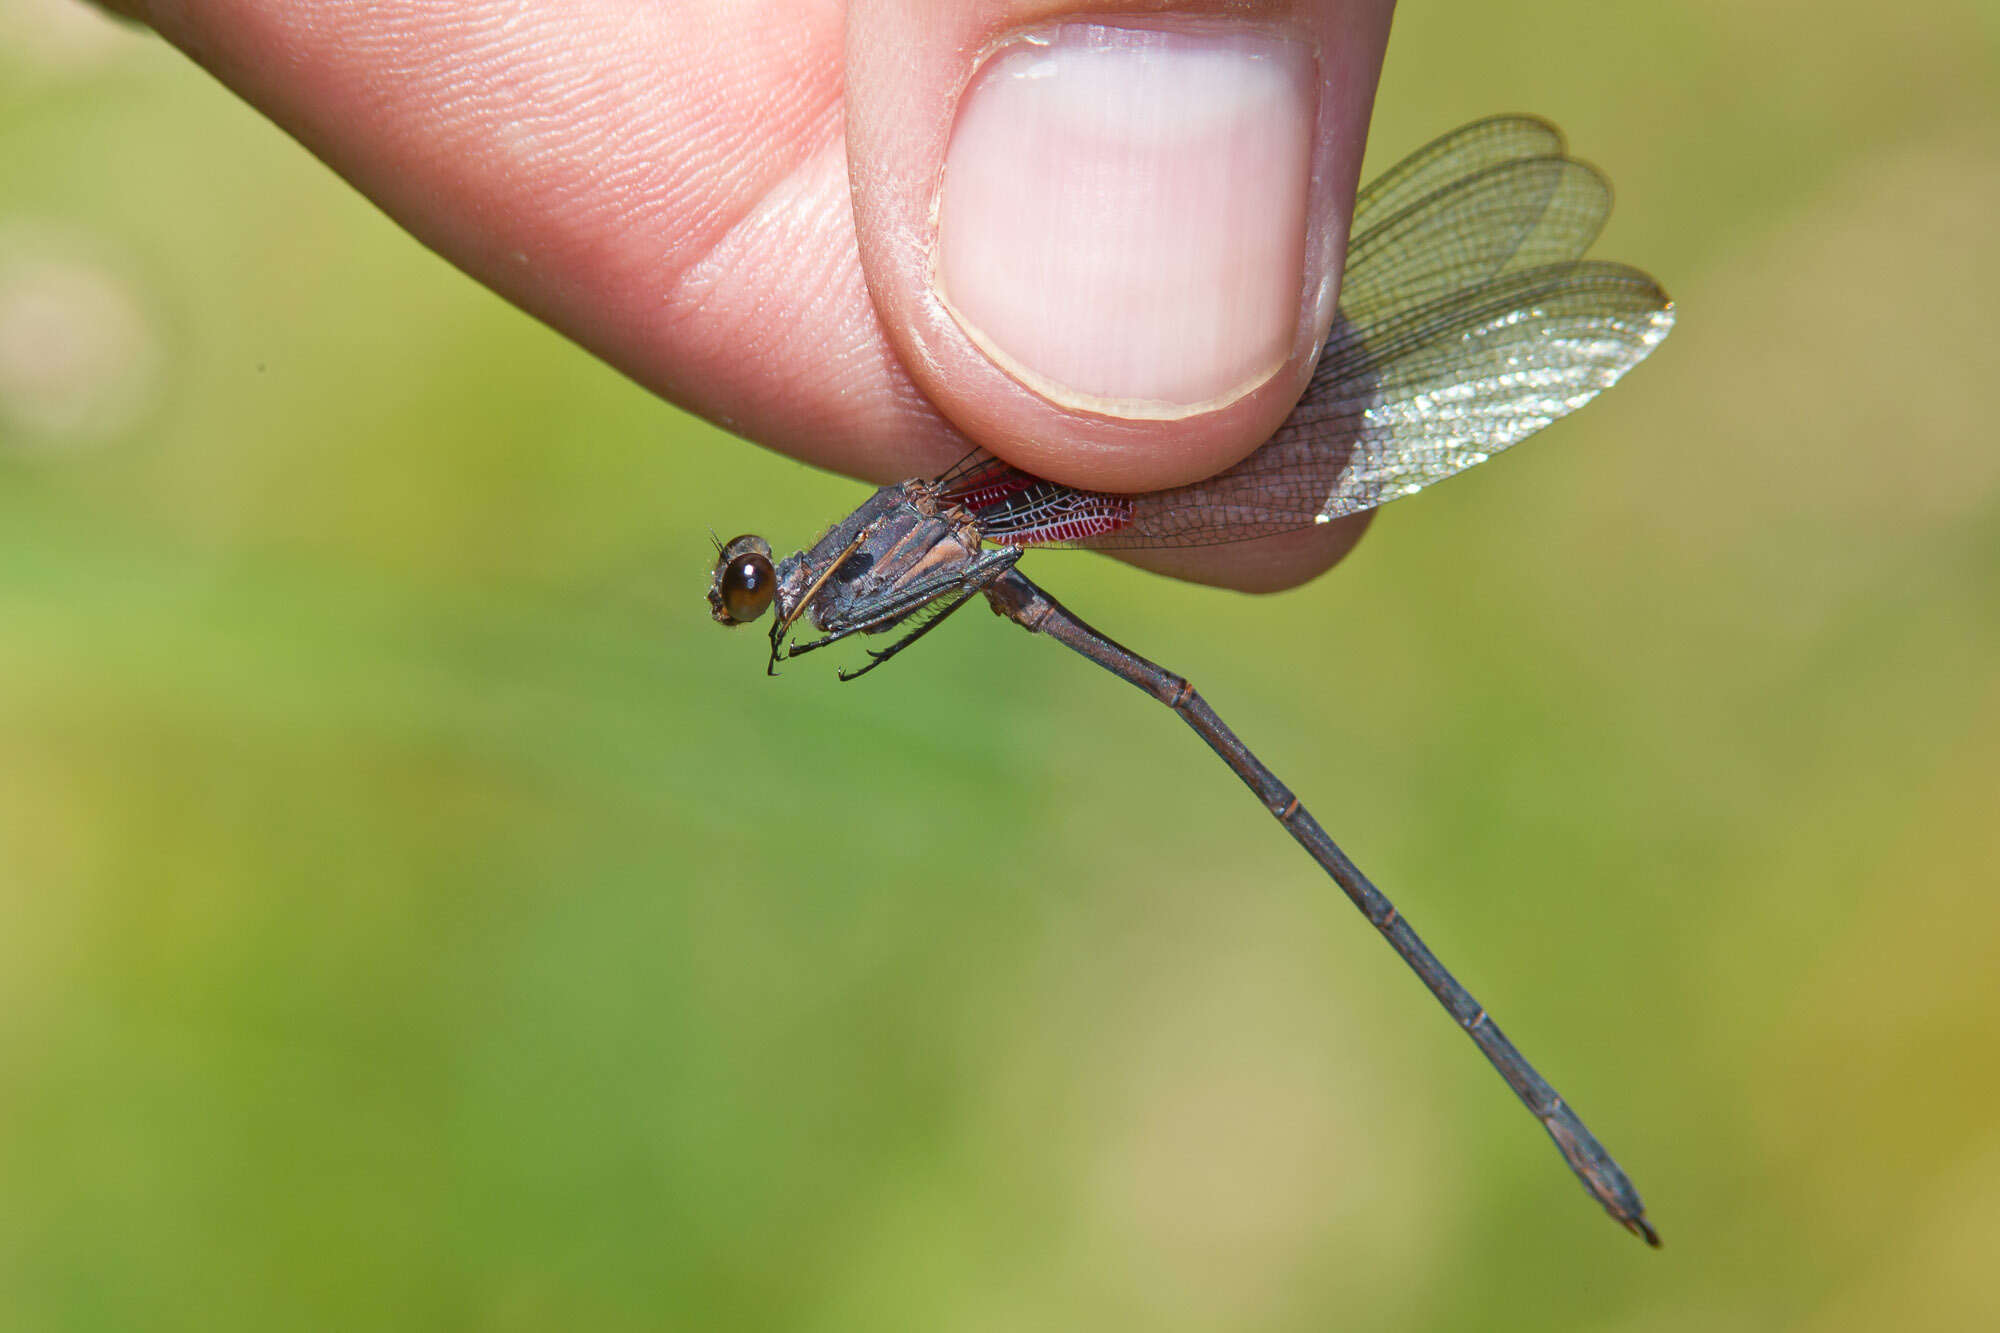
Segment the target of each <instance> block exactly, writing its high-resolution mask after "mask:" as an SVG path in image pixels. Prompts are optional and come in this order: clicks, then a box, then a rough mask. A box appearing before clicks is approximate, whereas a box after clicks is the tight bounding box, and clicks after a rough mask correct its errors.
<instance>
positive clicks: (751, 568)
mask: <svg viewBox="0 0 2000 1333" xmlns="http://www.w3.org/2000/svg"><path fill="white" fill-rule="evenodd" d="M777 591H778V576H777V574H776V573H775V572H774V571H773V570H772V568H771V545H770V543H769V542H766V541H765V540H764V539H763V538H762V537H751V536H743V537H738V538H737V539H736V540H735V541H733V542H731V543H729V545H727V546H725V547H723V548H722V553H721V555H719V556H717V557H716V561H715V576H714V577H713V578H712V579H711V580H710V581H709V585H708V610H709V614H710V615H712V616H714V617H715V618H716V619H717V620H719V621H721V622H722V623H723V624H725V625H745V624H748V623H749V622H750V621H753V620H755V619H757V617H759V616H761V615H763V614H764V613H765V612H766V611H768V610H770V609H771V598H772V596H773V595H774V594H776V592H777Z"/></svg>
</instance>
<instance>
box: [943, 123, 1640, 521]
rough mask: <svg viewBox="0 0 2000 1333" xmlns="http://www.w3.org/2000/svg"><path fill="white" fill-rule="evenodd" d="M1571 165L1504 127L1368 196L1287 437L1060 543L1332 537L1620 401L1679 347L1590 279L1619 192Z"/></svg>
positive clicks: (1606, 284)
mask: <svg viewBox="0 0 2000 1333" xmlns="http://www.w3.org/2000/svg"><path fill="white" fill-rule="evenodd" d="M1562 152H1563V144H1562V136H1561V135H1560V134H1559V133H1558V132H1557V131H1556V130H1555V128H1554V127H1553V126H1551V125H1549V124H1548V123H1547V122H1545V121H1540V120H1535V119H1533V118H1530V117H1523V116H1509V117H1500V118H1497V119H1493V120H1486V121H1480V122H1478V123H1476V124H1473V125H1469V126H1466V127H1465V128H1463V129H1460V130H1458V131H1455V132H1454V133H1452V134H1448V135H1446V136H1445V137H1443V138H1441V139H1439V140H1437V141H1435V142H1434V143H1432V144H1430V145H1428V146H1426V147H1424V148H1422V149H1419V150H1418V151H1417V152H1416V153H1415V154H1413V155H1412V156H1411V157H1409V158H1407V159H1405V160H1404V161H1403V162H1402V163H1400V164H1399V165H1397V166H1396V167H1395V168H1393V169H1392V170H1390V171H1389V172H1388V174H1386V175H1385V176H1383V177H1382V178H1381V179H1379V180H1377V181H1376V182H1374V183H1373V184H1371V185H1370V186H1369V187H1368V188H1367V189H1365V190H1364V191H1362V193H1361V196H1360V198H1359V201H1358V202H1357V204H1356V208H1355V223H1354V230H1353V239H1352V241H1351V242H1350V244H1349V247H1348V261H1347V270H1346V275H1345V277H1344V279H1343V283H1342V289H1341V303H1340V313H1339V315H1338V317H1337V318H1336V319H1335V321H1334V327H1333V331H1332V334H1331V335H1330V336H1329V337H1328V339H1327V343H1326V346H1325V348H1324V349H1323V351H1322V352H1321V356H1320V361H1319V365H1318V366H1317V368H1316V369H1315V371H1314V373H1313V378H1312V382H1311V384H1310V386H1309V387H1308V389H1307V391H1306V394H1305V396H1304V398H1303V399H1301V401H1300V403H1299V406H1298V407H1297V408H1296V409H1295V410H1294V411H1293V413H1292V415H1291V417H1290V418H1288V419H1287V420H1286V422H1285V424H1284V425H1283V426H1282V427H1280V428H1279V430H1278V432H1277V434H1275V435H1274V436H1272V438H1271V439H1270V441H1269V442H1267V443H1266V444H1265V445H1264V446H1263V447H1262V448H1260V449H1258V450H1257V452H1255V453H1254V454H1252V455H1250V457H1248V458H1246V459H1244V460H1243V462H1241V463H1238V464H1237V465H1236V466H1235V467H1233V468H1230V469H1229V470H1227V471H1225V472H1223V473H1220V474H1218V475H1217V476H1214V477H1210V478H1208V479H1206V480H1204V481H1201V482H1197V483H1194V484H1192V485H1188V486H1181V487H1176V488H1174V489H1172V490H1166V491H1155V492H1152V493H1150V494H1146V495H1134V496H1123V497H1115V500H1116V502H1117V503H1118V504H1121V505H1124V506H1127V507H1128V508H1127V510H1120V511H1118V512H1119V513H1120V515H1121V517H1120V521H1119V522H1118V523H1117V525H1116V527H1115V529H1114V530H1111V531H1104V532H1101V533H1092V534H1090V535H1087V536H1082V537H1068V536H1065V537H1063V538H1062V544H1068V545H1078V546H1088V547H1093V548H1099V549H1132V548H1143V547H1160V546H1195V545H1208V544H1212V543H1219V542H1232V541H1246V540H1250V539H1252V538H1256V537H1265V536H1271V535H1274V534H1276V533H1280V532H1289V531H1293V530H1295V529H1298V528H1301V527H1305V526H1308V525H1310V524H1313V523H1324V522H1327V521H1330V520H1331V519H1335V518H1339V517H1341V516H1343V515H1346V514H1353V513H1358V512H1360V511H1362V510H1365V509H1370V508H1373V507H1374V506H1376V505H1379V504H1382V503H1384V502H1386V501H1388V500H1393V499H1396V498H1398V497H1400V496H1404V495H1410V494H1414V493H1415V492H1416V491H1419V490H1421V489H1423V488H1424V487H1425V486H1428V485H1430V484H1432V483H1433V482H1436V481H1441V480H1443V479H1444V478H1445V477H1449V476H1451V475H1453V474H1455V473H1458V472H1462V471H1464V470H1465V469H1466V468H1468V467H1472V466H1474V465H1476V464H1478V463H1482V462H1485V461H1486V460H1487V459H1488V458H1491V457H1492V456H1493V455H1494V454H1496V453H1498V452H1500V451H1501V450H1503V449H1505V448H1507V447H1508V446H1509V445H1512V444H1515V443H1517V442H1519V441H1521V440H1523V439H1526V438H1527V437H1528V436H1529V435H1532V434H1534V433H1535V432H1536V431H1538V430H1540V429H1541V428H1542V427H1544V426H1546V425H1548V424H1549V423H1550V422H1552V421H1555V420H1557V419H1558V418H1560V417H1563V416H1566V415H1568V414H1569V413H1571V412H1573V411H1575V410H1576V409H1577V408H1579V407H1581V406H1583V405H1584V404H1585V403H1587V402H1589V401H1590V400H1591V399H1592V398H1594V397H1596V396H1597V395H1598V394H1599V393H1601V392H1603V391H1604V390H1605V389H1607V388H1609V387H1610V386H1611V385H1612V384H1613V383H1615V382H1616V381H1617V380H1618V378H1619V377H1620V376H1621V375H1623V374H1624V373H1625V372H1626V371H1628V370H1630V369H1631V368H1632V367H1633V366H1635V365H1637V364H1638V363H1639V362H1640V361H1642V360H1644V359H1645V357H1646V355H1647V354H1648V353H1649V352H1651V351H1652V350H1653V348H1654V347H1656V346H1658V345H1659V342H1660V340H1661V339H1662V338H1664V337H1666V335H1667V332H1668V330H1669V329H1670V328H1671V327H1672V325H1673V306H1672V304H1671V303H1670V302H1669V301H1668V299H1667V296H1666V293H1665V292H1663V291H1661V290H1660V287H1659V285H1658V284H1657V283H1655V282H1654V281H1653V280H1652V279H1651V278H1649V277H1647V276H1646V275H1645V274H1643V273H1641V272H1639V271H1638V270H1636V269H1632V268H1627V267H1624V266H1622V265H1618V264H1608V263H1601V262H1592V263H1586V262H1583V255H1584V253H1585V252H1586V251H1587V250H1588V249H1589V247H1590V245H1591V243H1592V242H1593V241H1595V240H1596V238H1597V235H1598V232H1599V231H1600V230H1601V229H1602V227H1603V225H1604V219H1605V217H1606V215H1607V214H1608V212H1609V210H1610V205H1611V191H1610V187H1609V185H1608V184H1607V183H1606V182H1605V180H1604V178H1603V177H1602V176H1601V175H1599V174H1598V173H1597V172H1596V171H1595V170H1594V169H1593V168H1591V167H1588V166H1586V165H1584V164H1583V163H1580V162H1577V161H1574V160H1573V159H1570V158H1568V157H1565V156H1563V155H1562ZM969 461H970V460H969ZM980 466H981V467H982V468H983V466H984V465H980ZM995 466H1000V467H1002V468H1003V470H1004V465H995ZM964 467H965V465H961V469H955V472H957V471H959V470H962V469H963V468H964ZM1014 475H1016V476H1018V475H1019V474H1014ZM984 476H985V481H986V484H987V485H989V486H990V485H992V484H993V483H992V473H991V470H990V469H985V471H984ZM1035 486H1036V487H1038V488H1043V490H1049V491H1060V490H1065V489H1066V488H1061V487H1056V486H1055V484H1054V483H1051V482H1046V481H1037V482H1035ZM1043 490H1038V491H1037V492H1036V495H1037V497H1038V498H1039V499H1043V500H1047V501H1052V500H1053V499H1056V498H1060V497H1054V496H1052V495H1044V494H1043ZM1015 493H1016V494H1017V495H1018V494H1019V487H1018V485H1016V487H1015ZM1073 494H1074V495H1075V496H1077V497H1088V496H1089V495H1090V494H1091V493H1088V492H1076V493H1073ZM1079 502H1081V501H1075V502H1071V503H1079ZM1086 507H1088V506H1086ZM1095 508H1096V510H1097V511H1098V512H1107V513H1108V512H1112V498H1110V497H1107V498H1106V499H1105V500H1104V502H1103V503H1101V504H1098V505H1097V506H1095ZM1128 511H1129V517H1126V516H1125V514H1126V513H1127V512H1128ZM1025 512H1026V507H1025V506H1023V505H1022V504H1021V503H1020V501H1019V500H1018V499H1016V500H1015V501H1013V502H1012V503H1010V504H1009V505H1007V506H998V505H996V506H995V507H994V509H993V511H992V513H991V514H990V515H989V514H988V513H987V512H986V511H984V510H982V511H981V512H980V520H981V523H982V526H984V527H986V528H987V530H988V531H989V532H990V533H991V534H992V535H994V536H995V538H996V539H997V540H1003V541H1004V540H1013V541H1019V542H1024V543H1031V544H1041V543H1044V542H1051V540H1052V530H1051V529H1049V528H1047V527H1040V528H1037V527H1032V526H1029V525H1028V523H1027V522H1026V520H1024V519H1022V518H1018V517H1017V515H1019V514H1023V513H1025Z"/></svg>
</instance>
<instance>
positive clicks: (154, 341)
mask: <svg viewBox="0 0 2000 1333" xmlns="http://www.w3.org/2000/svg"><path fill="white" fill-rule="evenodd" d="M162 350H163V349H162V347H161V343H160V338H159V336H158V334H157V332H156V331H155V330H154V328H153V327H152V325H151V322H150V321H149V320H148V319H147V317H146V314H145V311H144V309H143V306H142V303H141V302H140V300H139V297H138V294H137V293H136V292H135V291H134V290H133V288H132V286H131V285H130V284H129V283H127V282H126V281H125V280H124V279H122V278H121V277H119V276H118V275H117V274H115V273H113V272H112V271H111V270H110V269H109V268H107V267H105V266H104V265H102V264H100V263H97V262H95V261H93V260H91V259H88V258H85V257H83V256H82V255H81V254H79V253H78V252H77V248H76V247H74V246H71V245H65V244H63V243H61V242H57V241H54V240H53V239H52V238H49V237H46V236H42V235H39V234H37V233H33V232H29V231H26V230H20V231H15V232H8V233H0V448H5V449H8V450H10V451H13V452H20V453H26V452H55V451H60V450H64V449H69V448H74V447H77V446H82V445H90V444H96V443H100V442H103V441H105V440H107V439H109V438H111V437H114V436H116V435H117V434H119V433H120V432H121V431H123V430H125V429H126V428H128V427H129V426H130V425H131V424H132V423H133V422H134V421H135V420H136V419H137V418H138V417H139V415H140V414H141V413H142V412H143V411H144V410H145V409H146V407H147V406H148V405H150V403H151V402H152V401H153V398H154V396H155V394H156V392H157V388H158V382H159V367H160V360H161V354H162Z"/></svg>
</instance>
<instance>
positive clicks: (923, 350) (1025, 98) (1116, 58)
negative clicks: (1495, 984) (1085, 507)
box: [846, 0, 1392, 491]
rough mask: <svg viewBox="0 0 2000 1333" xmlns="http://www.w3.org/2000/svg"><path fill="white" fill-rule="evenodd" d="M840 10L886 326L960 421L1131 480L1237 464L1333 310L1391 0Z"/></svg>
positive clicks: (1018, 459) (1085, 481) (1032, 462)
mask: <svg viewBox="0 0 2000 1333" xmlns="http://www.w3.org/2000/svg"><path fill="white" fill-rule="evenodd" d="M1079 8H1080V7H1078V6H1075V5H1064V4H1061V3H1051V0H995V2H993V3H980V4H964V5H938V4H935V3H931V2H930V0H851V3H850V5H849V9H848V19H847V31H846V59H847V70H846V75H847V89H846V95H847V141H848V142H847V147H848V162H849V173H850V177H851V184H852V187H853V192H854V200H855V218H856V224H857V227H858V230H859V240H860V251H861V259H862V267H863V271H864V272H865V274H866V276H867V279H868V285H869V290H870V292H871V294H872V295H873V298H874V302H875V305H876V309H877V311H878V313H879V315H880V317H881V319H882V321H883V323H884V325H885V329H886V332H887V334H888V336H889V339H890V341H891V342H892V343H893V344H894V346H895V348H896V350H897V352H898V354H899V355H900V356H901V358H902V359H903V361H904V363H905V365H906V367H907V368H908V370H909V372H910V374H911V375H912V377H913V378H914V379H915V380H916V381H917V383H918V384H919V385H920V386H921V387H922V389H923V390H924V392H925V393H926V394H927V395H928V396H929V397H930V398H931V399H932V401H933V402H934V403H935V404H936V405H937V406H938V408H939V409H940V410H942V411H943V412H944V413H945V415H946V416H948V417H950V418H951V419H952V420H953V421H954V422H955V423H956V424H957V425H958V426H959V427H960V428H961V429H962V430H964V431H965V432H966V433H967V434H968V435H970V436H971V437H972V438H973V439H975V440H977V441H978V442H979V443H981V444H983V445H985V446H986V447H987V448H989V449H991V450H992V451H993V452H995V453H997V454H999V455H1000V456H1001V457H1003V458H1005V459H1007V460H1008V461H1009V462H1012V463H1014V464H1016V465H1018V466H1021V467H1024V468H1027V469H1028V470H1030V471H1034V472H1037V473H1039V474H1041V475H1043V476H1047V477H1050V478H1052V479H1054V480H1057V481H1062V482H1066V483H1068V484H1070V485H1076V486H1087V487H1095V488H1101V489H1109V490H1126V491H1136V490H1152V489H1158V488H1161V487H1165V486H1170V485H1176V484H1179V483H1182V482H1187V481H1192V480H1196V479H1198V478H1201V477H1206V476H1209V475H1212V474H1213V473H1215V472H1218V471H1220V470H1221V469H1223V468H1225V467H1227V466H1229V465H1230V464H1232V463H1234V462H1236V461H1237V460H1239V459H1241V458H1242V457H1244V456H1245V455H1247V454H1248V453H1249V452H1250V451H1251V450H1253V449H1255V448H1256V447H1257V446H1258V445H1259V444H1261V443H1262V442H1263V441H1264V439H1265V438H1266V437H1268V436H1269V435H1270V433H1271V432H1272V431H1273V430H1274V429H1275V428H1276V427H1277V426H1278V424H1279V423H1280V422H1282V421H1283V420H1284V418H1285V415H1286V414H1287V413H1288V412H1289V411H1290V410H1291V407H1292V404H1293V403H1294V402H1295V401H1296V400H1297V398H1298V396H1299V394H1300V392H1301V391H1302V390H1303V389H1304V386H1305V383H1306V379H1307V377H1308V376H1309V374H1310V372H1311V367H1312V361H1313V358H1314V355H1315V354H1316V353H1317V351H1318V348H1319V346H1320V343H1321V341H1322V340H1323V339H1324V338H1325V336H1326V331H1327V327H1328V325H1329V323H1330V322H1331V320H1332V317H1333V311H1334V303H1335V300H1336V299H1337V296H1338V288H1339V279H1340V261H1341V256H1342V254H1343V252H1344V250H1345V246H1346V239H1347V222H1348V215H1349V213H1350V212H1351V210H1352V208H1353V202H1354V188H1355V180H1356V177H1357V175H1358V173H1359V170H1360V163H1361V150H1362V144H1363V141H1364V139H1365V137H1366V130H1367V121H1368V113H1369V108H1370V105H1371V103H1372V101H1373V97H1374V91H1375V82H1376V77H1377V74H1378V72H1379V70H1380V66H1381V59H1382V51H1383V47H1384V45H1385V43H1386V41H1387V37H1388V27H1389V16H1390V11H1391V8H1392V4H1391V0H1300V2H1298V3H1266V4H1261V5H1245V4H1242V3H1229V2H1226V0H1210V2H1209V3H1181V4H1175V5H1173V6H1171V7H1166V8H1163V7H1162V6H1161V5H1160V4H1158V3H1157V0H1155V3H1130V2H1129V0H1128V2H1127V3H1122V4H1121V3H1117V2H1116V0H1113V3H1110V4H1106V3H1101V2H1100V3H1096V4H1092V5H1091V6H1089V8H1088V9H1087V11H1083V12H1080V13H1073V12H1072V11H1073V10H1078V9H1079Z"/></svg>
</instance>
